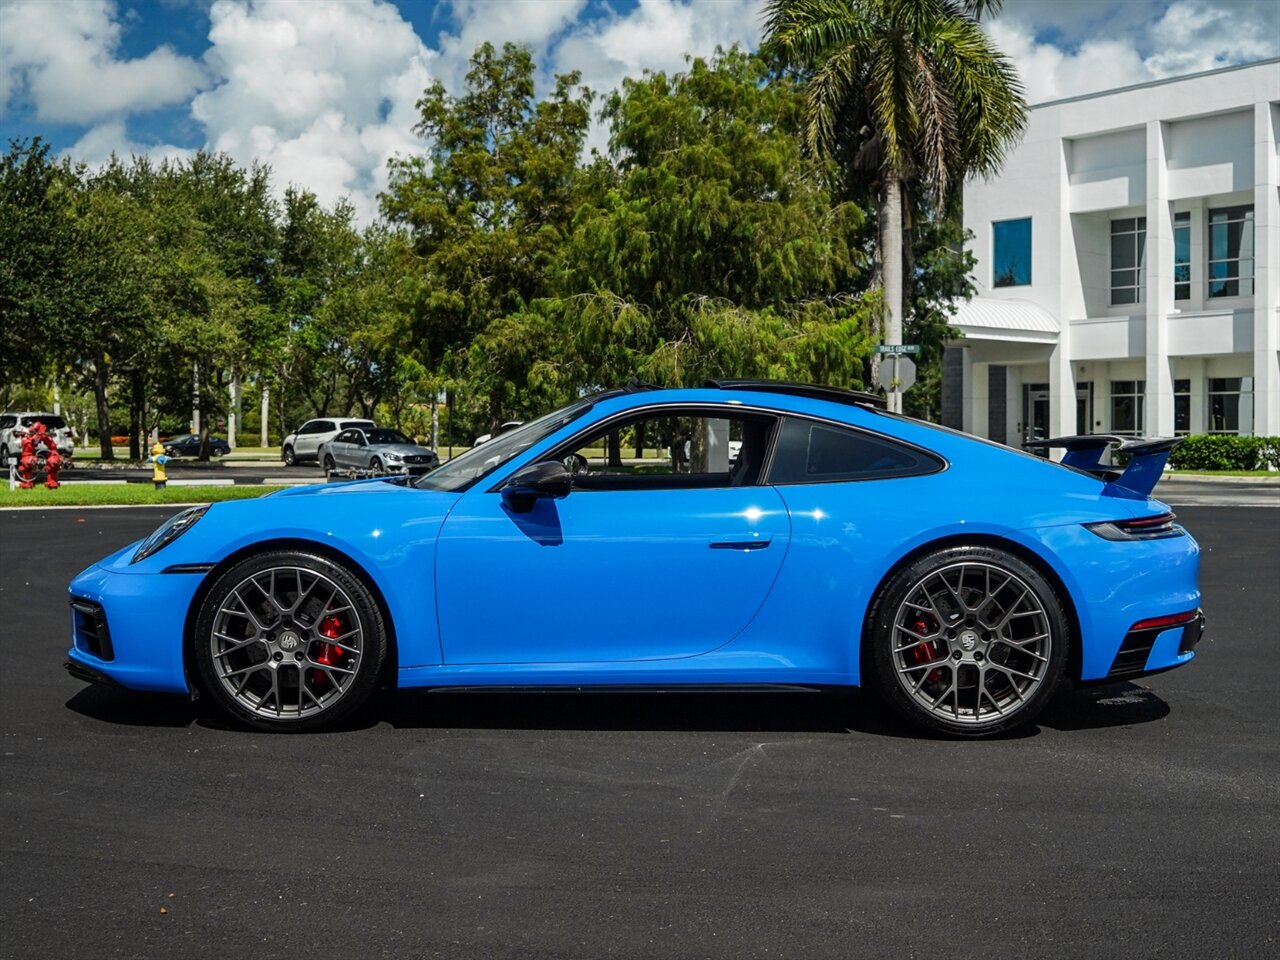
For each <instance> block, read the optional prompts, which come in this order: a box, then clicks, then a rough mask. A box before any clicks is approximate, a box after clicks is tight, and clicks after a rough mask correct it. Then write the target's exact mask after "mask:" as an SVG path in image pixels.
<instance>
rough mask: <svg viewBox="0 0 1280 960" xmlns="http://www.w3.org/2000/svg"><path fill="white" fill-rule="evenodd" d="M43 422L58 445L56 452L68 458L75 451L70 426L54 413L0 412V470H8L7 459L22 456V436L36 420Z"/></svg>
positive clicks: (30, 411) (28, 411) (64, 458)
mask: <svg viewBox="0 0 1280 960" xmlns="http://www.w3.org/2000/svg"><path fill="white" fill-rule="evenodd" d="M37 421H38V422H40V423H43V424H44V426H45V429H46V430H48V431H49V432H50V433H51V434H53V438H54V442H55V443H57V445H58V454H59V456H61V457H62V458H63V460H70V459H71V457H72V456H74V454H75V452H76V446H75V441H74V439H73V438H72V436H71V428H70V427H69V426H67V421H66V420H64V419H62V417H60V416H58V415H57V414H56V413H40V412H38V411H33V410H23V411H12V412H9V411H6V412H5V413H0V470H4V471H6V472H7V471H8V469H9V461H10V460H14V461H16V460H18V459H20V458H21V457H22V436H23V434H24V433H25V432H26V430H27V429H28V428H30V427H31V426H32V425H33V424H35V423H36V422H37Z"/></svg>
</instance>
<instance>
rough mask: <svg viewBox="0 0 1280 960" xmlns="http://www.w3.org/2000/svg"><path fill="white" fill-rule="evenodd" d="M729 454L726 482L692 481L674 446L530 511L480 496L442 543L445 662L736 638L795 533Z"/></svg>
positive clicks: (675, 653) (477, 491)
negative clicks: (734, 468) (735, 474)
mask: <svg viewBox="0 0 1280 960" xmlns="http://www.w3.org/2000/svg"><path fill="white" fill-rule="evenodd" d="M624 429H625V428H624ZM649 436H650V437H651V438H652V437H653V436H654V434H653V433H650V434H649ZM722 440H723V438H722ZM593 442H594V441H591V440H588V441H587V442H586V446H584V447H583V449H584V450H586V451H587V452H589V453H590V452H596V451H595V449H594V448H593V447H592V446H591V444H592V443H593ZM765 442H767V432H766V433H765V435H763V436H762V437H761V438H760V440H759V443H760V444H763V443H765ZM720 446H721V449H722V452H721V463H720V464H712V466H720V467H723V468H724V469H723V470H716V469H707V470H704V471H703V472H701V473H698V472H694V471H691V470H682V469H681V463H682V460H681V458H680V457H673V456H671V450H672V449H673V448H678V447H680V444H679V443H667V444H665V445H663V446H662V447H660V449H659V450H658V451H652V450H651V451H650V456H649V457H647V458H646V457H640V458H631V460H632V461H633V462H632V463H631V464H630V466H631V468H632V473H630V474H626V473H621V472H619V473H613V474H611V473H604V474H597V475H596V476H595V477H592V476H591V475H590V473H588V474H585V475H582V476H580V477H579V478H578V482H579V485H580V486H579V488H578V489H575V490H574V491H573V492H572V493H571V494H570V495H569V496H567V497H565V498H563V499H561V500H545V499H544V500H538V501H536V502H535V503H534V505H533V508H532V509H531V510H530V511H528V512H527V513H518V512H515V511H514V510H513V509H512V508H511V506H509V505H508V504H506V503H505V502H504V500H503V497H502V495H501V493H499V492H497V491H496V490H494V489H493V484H492V483H490V482H487V481H486V482H485V483H484V484H482V485H478V486H477V487H474V488H473V489H472V490H470V491H468V492H467V493H466V494H465V495H464V496H463V497H462V499H461V500H460V501H459V502H458V504H457V506H456V507H455V508H454V509H453V511H452V512H451V513H450V514H449V517H448V518H447V519H446V521H445V523H444V525H443V527H442V529H441V532H440V537H439V540H438V544H437V554H436V588H437V610H438V616H439V623H440V631H441V641H442V645H443V651H444V659H445V662H446V663H449V664H468V663H477V664H479V663H572V662H582V663H587V662H616V661H628V660H650V659H665V658H675V657H691V656H696V655H697V654H700V653H704V652H707V651H710V650H714V649H716V648H717V647H720V646H723V645H724V644H726V643H728V642H729V641H730V640H732V639H733V638H734V637H735V636H736V635H737V634H738V633H740V632H741V631H742V630H743V629H744V628H745V627H746V625H747V624H748V623H750V621H751V619H752V618H753V617H754V616H755V614H756V611H757V610H759V609H760V607H761V605H762V604H763V603H764V600H765V598H766V596H767V595H768V593H769V590H770V588H771V587H772V585H773V582H774V579H775V578H776V577H777V574H778V571H779V569H780V568H781V565H782V561H783V558H784V556H785V555H786V552H787V547H788V544H789V540H790V530H791V525H790V521H789V519H788V516H787V511H786V506H785V504H784V503H783V502H782V499H781V497H780V496H779V495H778V493H777V492H776V491H775V490H773V489H772V488H770V487H767V486H757V485H755V484H754V483H743V482H741V478H740V477H739V478H733V479H731V478H730V471H729V469H728V460H727V450H725V449H723V448H724V446H725V445H724V444H723V442H721V444H720ZM565 452H566V451H564V450H561V451H558V454H560V453H565ZM558 454H557V455H558ZM757 457H758V458H757V459H756V460H755V463H756V465H757V467H758V465H759V463H760V462H761V461H762V460H763V457H762V456H759V455H757ZM588 459H591V458H588ZM607 459H608V457H607V455H605V456H601V457H598V458H595V460H596V461H598V462H605V461H607ZM634 461H639V462H638V463H636V462H634ZM704 466H705V464H704ZM623 469H625V467H624V468H623ZM658 471H666V472H658ZM735 483H736V484H737V485H733V484H735Z"/></svg>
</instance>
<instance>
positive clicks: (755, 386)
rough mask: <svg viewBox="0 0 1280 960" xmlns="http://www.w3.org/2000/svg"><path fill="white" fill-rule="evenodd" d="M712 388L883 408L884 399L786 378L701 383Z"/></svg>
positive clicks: (870, 394) (722, 380) (873, 395)
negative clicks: (782, 394)
mask: <svg viewBox="0 0 1280 960" xmlns="http://www.w3.org/2000/svg"><path fill="white" fill-rule="evenodd" d="M703 386H704V387H708V388H709V389H712V390H755V391H759V392H760V393H785V394H787V395H789V396H793V397H809V398H810V399H812V400H829V401H831V402H832V403H848V404H855V405H857V406H860V407H876V408H878V409H881V410H883V409H884V407H885V401H884V398H883V397H877V396H876V395H875V394H874V393H863V392H862V391H860V390H846V389H845V388H844V387H828V386H823V385H822V384H817V383H789V382H788V381H786V380H724V379H719V380H708V381H707V382H706V383H704V384H703Z"/></svg>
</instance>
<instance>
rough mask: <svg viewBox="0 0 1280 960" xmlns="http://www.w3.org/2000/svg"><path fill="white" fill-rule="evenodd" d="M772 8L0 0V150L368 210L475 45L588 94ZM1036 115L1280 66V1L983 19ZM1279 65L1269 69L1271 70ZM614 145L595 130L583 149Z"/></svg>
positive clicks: (690, 2) (755, 39) (680, 60)
mask: <svg viewBox="0 0 1280 960" xmlns="http://www.w3.org/2000/svg"><path fill="white" fill-rule="evenodd" d="M762 6H763V0H0V142H3V143H4V144H7V143H8V141H9V140H11V139H14V138H29V137H33V136H36V135H39V136H42V137H44V138H45V139H46V140H48V141H49V142H50V144H51V145H52V148H53V149H54V150H55V151H56V152H58V153H59V154H65V155H68V156H71V157H73V158H74V159H76V160H82V161H85V162H86V163H89V164H91V165H97V164H100V163H102V162H104V161H105V160H106V159H107V158H108V157H110V155H111V154H112V153H113V152H114V153H116V154H119V155H128V154H131V153H146V154H149V155H151V156H153V157H157V158H159V157H178V158H181V157H185V156H189V155H190V154H191V153H193V152H194V151H196V150H198V149H202V148H203V149H211V150H218V151H223V152H225V153H227V154H229V155H231V156H232V157H233V158H234V159H235V160H236V161H238V162H239V163H242V164H245V165H247V164H249V163H252V162H254V161H258V162H262V163H266V164H268V165H270V167H271V168H272V171H273V175H274V181H275V183H276V186H277V188H279V189H280V190H283V189H284V187H285V186H286V185H288V184H289V183H298V184H301V185H305V186H306V187H307V188H309V189H311V190H313V191H314V192H315V193H316V194H317V196H319V198H320V199H321V200H322V201H323V202H325V203H326V204H331V203H333V202H334V201H336V200H337V199H339V198H340V197H348V198H350V199H351V201H352V202H353V203H354V205H355V207H356V210H357V215H358V217H359V218H360V219H361V220H362V221H368V220H370V219H372V218H373V217H374V216H375V215H376V212H377V194H378V192H379V191H380V190H381V189H383V188H384V187H385V185H386V165H387V160H388V159H389V158H391V157H393V156H397V155H400V156H406V155H412V154H421V153H425V152H426V146H427V145H426V144H425V143H424V142H423V141H422V140H420V139H419V138H418V137H416V136H415V135H414V134H413V132H412V127H413V125H414V124H415V123H416V121H417V111H416V109H415V103H416V101H417V99H418V97H419V96H420V95H421V93H422V90H423V88H424V87H426V86H427V85H428V84H429V83H430V82H431V81H432V80H434V79H439V80H441V81H442V82H443V83H444V84H445V86H446V87H447V88H449V89H450V90H451V91H456V90H458V89H459V85H460V83H461V80H462V78H463V76H464V75H465V73H466V63H467V58H468V57H469V55H470V54H471V53H472V51H474V49H475V48H476V47H477V46H478V45H479V44H480V43H482V42H484V41H486V40H488V41H490V42H492V43H494V44H495V45H501V44H502V43H503V42H504V41H513V42H516V43H520V44H524V45H526V46H528V47H529V48H530V49H531V50H532V51H533V53H534V55H535V58H536V60H537V63H538V64H539V67H540V69H541V80H542V88H543V89H546V86H547V84H548V83H549V81H550V78H551V77H552V76H553V75H554V74H556V73H563V72H566V71H569V70H578V71H580V72H581V73H582V78H583V82H584V83H586V84H587V85H589V86H591V87H592V88H594V89H596V90H598V91H606V90H609V89H611V88H613V87H614V86H616V85H617V84H618V83H619V82H620V81H621V80H622V78H623V77H625V76H628V75H635V74H638V73H640V72H641V71H643V70H646V69H648V70H665V71H674V70H679V69H681V68H682V67H683V66H684V63H685V57H686V56H687V55H694V56H709V55H711V54H712V53H713V52H714V51H715V49H716V47H717V46H725V47H727V46H730V45H732V44H735V43H737V44H741V45H743V46H745V47H752V48H753V47H755V46H756V45H757V44H758V43H759V40H760V17H761V8H762ZM985 28H986V29H987V31H988V32H989V33H990V34H991V36H992V37H993V38H994V39H995V41H996V42H997V44H998V45H999V46H1000V47H1001V48H1002V49H1003V50H1004V51H1005V52H1006V53H1008V54H1009V55H1010V56H1011V57H1012V58H1013V60H1014V62H1015V63H1016V65H1017V67H1018V69H1019V72H1020V75H1021V76H1022V80H1023V84H1024V86H1025V87H1026V90H1027V94H1028V98H1029V99H1030V101H1031V102H1032V103H1038V102H1044V101H1046V100H1052V99H1058V98H1060V97H1068V96H1074V95H1076V94H1081V93H1089V92H1093V91H1096V90H1104V89H1109V88H1113V87H1118V86H1125V85H1128V84H1133V83H1141V82H1143V81H1146V80H1152V79H1158V78H1162V77H1168V76H1177V75H1180V74H1186V73H1194V72H1197V71H1201V70H1208V69H1212V68H1214V67H1218V66H1227V65H1230V64H1236V63H1247V62H1250V61H1254V60H1261V59H1265V58H1269V57H1276V56H1280V0H1006V2H1005V5H1004V9H1003V11H1002V12H1001V13H1000V15H999V16H997V17H995V18H992V19H991V20H989V21H988V22H987V24H986V27H985ZM1277 69H1280V67H1278V68H1277ZM605 143H606V134H605V132H604V130H603V129H602V128H601V127H600V126H599V124H597V125H596V127H595V128H594V129H593V131H592V134H591V145H593V146H598V147H601V148H603V147H604V146H605Z"/></svg>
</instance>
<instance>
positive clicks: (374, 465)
mask: <svg viewBox="0 0 1280 960" xmlns="http://www.w3.org/2000/svg"><path fill="white" fill-rule="evenodd" d="M369 472H370V473H372V474H373V475H374V476H375V477H380V476H382V475H383V474H384V473H386V472H387V468H386V467H384V466H383V465H382V460H381V459H380V458H379V457H374V458H373V459H372V460H370V461H369Z"/></svg>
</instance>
